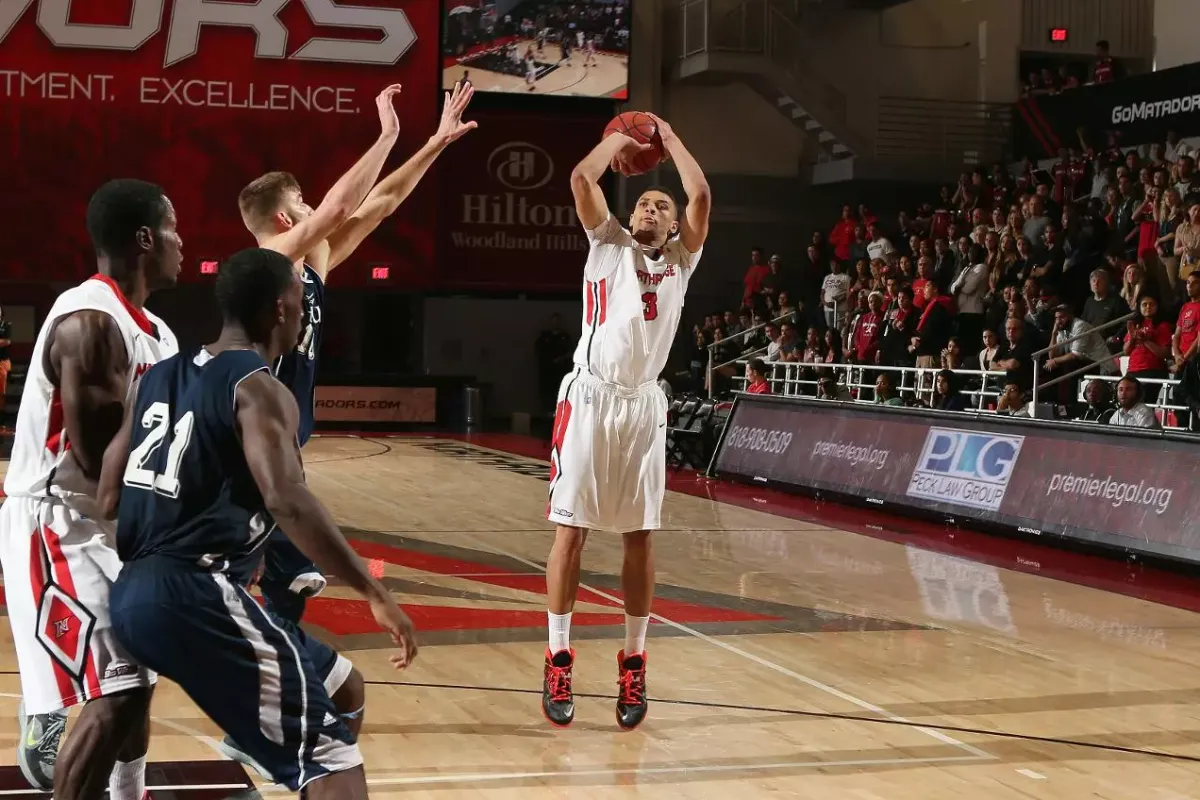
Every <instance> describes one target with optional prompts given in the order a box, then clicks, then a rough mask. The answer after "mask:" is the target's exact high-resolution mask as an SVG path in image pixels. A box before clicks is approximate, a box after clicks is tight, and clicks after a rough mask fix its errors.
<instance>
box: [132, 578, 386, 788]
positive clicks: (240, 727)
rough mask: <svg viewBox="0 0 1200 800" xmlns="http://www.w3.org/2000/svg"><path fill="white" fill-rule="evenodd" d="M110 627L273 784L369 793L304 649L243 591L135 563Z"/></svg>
mask: <svg viewBox="0 0 1200 800" xmlns="http://www.w3.org/2000/svg"><path fill="white" fill-rule="evenodd" d="M134 570H136V571H137V573H136V574H132V575H131V574H130V573H131V572H132V571H134ZM113 621H114V626H115V629H116V630H117V633H118V635H119V637H120V639H121V641H122V642H123V643H125V644H127V646H128V647H129V648H130V650H131V651H132V652H133V653H134V655H135V656H136V657H137V658H138V659H139V660H142V661H143V662H144V663H146V664H148V665H149V666H151V667H154V668H157V671H158V672H160V673H161V674H163V675H165V676H167V677H168V678H171V679H172V680H174V681H175V682H176V683H178V684H179V685H180V687H181V688H183V690H184V691H185V692H187V694H188V696H189V697H191V698H192V700H193V701H194V702H195V703H196V704H197V705H198V706H199V707H200V709H201V710H202V711H204V713H205V714H207V715H208V716H209V717H210V718H212V720H213V721H214V722H215V723H217V725H218V726H220V727H221V728H222V729H223V730H224V731H225V732H226V733H228V734H230V735H232V736H233V737H234V738H235V739H236V740H237V741H238V742H239V743H240V744H241V745H242V747H243V748H244V749H245V751H246V753H247V754H249V755H250V756H251V757H252V758H253V759H254V761H255V762H256V763H258V764H260V765H261V766H262V767H263V769H264V770H265V771H266V772H267V774H269V775H271V777H272V779H273V780H274V781H276V782H278V783H281V784H283V785H285V786H287V787H288V788H289V789H291V790H292V791H294V792H300V791H303V792H304V796H306V797H309V798H334V797H337V798H365V797H366V796H367V789H366V778H365V776H364V773H363V771H362V756H361V754H360V753H359V751H358V747H357V746H356V745H355V744H354V742H353V737H352V736H351V734H350V732H349V730H347V728H346V725H345V724H344V723H343V721H342V720H341V718H340V717H339V716H338V715H337V714H336V710H335V708H334V705H333V701H332V700H331V699H330V697H329V694H328V692H326V691H325V687H324V685H323V683H322V680H321V678H320V676H319V675H318V674H317V671H316V669H315V668H314V667H313V664H312V662H311V660H309V658H308V655H307V653H306V651H305V649H304V648H302V647H301V645H300V643H299V642H298V641H297V639H296V638H295V636H294V635H292V634H291V633H290V632H289V631H288V630H287V628H286V626H284V625H282V624H280V623H279V621H278V620H276V619H274V618H273V617H272V616H271V615H269V614H268V613H267V612H266V611H265V610H263V609H262V608H261V607H259V605H258V604H257V603H256V602H255V601H254V599H253V598H251V596H250V595H249V593H248V592H246V590H245V589H244V588H242V587H240V586H237V585H235V584H234V583H233V582H232V581H231V580H229V579H228V578H227V577H226V576H224V575H220V574H216V575H210V574H207V573H203V572H197V571H192V570H179V569H170V568H168V569H161V568H159V565H157V564H149V563H138V562H135V564H134V565H131V566H130V567H126V572H125V573H123V574H122V576H121V579H120V580H119V581H118V582H117V584H116V586H115V587H114V591H113Z"/></svg>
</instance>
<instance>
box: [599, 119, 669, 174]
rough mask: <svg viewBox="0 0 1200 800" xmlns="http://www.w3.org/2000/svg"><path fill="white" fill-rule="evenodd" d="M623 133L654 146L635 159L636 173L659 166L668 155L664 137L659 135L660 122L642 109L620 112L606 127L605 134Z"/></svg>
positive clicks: (640, 142) (636, 140) (639, 141)
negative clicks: (663, 140) (664, 145)
mask: <svg viewBox="0 0 1200 800" xmlns="http://www.w3.org/2000/svg"><path fill="white" fill-rule="evenodd" d="M613 133H623V134H625V135H626V136H628V137H629V138H631V139H633V140H634V141H635V142H638V143H639V144H651V145H653V148H652V149H650V150H647V151H646V152H644V153H638V154H637V156H636V157H635V158H634V159H633V168H634V170H635V172H633V174H634V175H641V174H642V173H645V172H649V171H650V170H652V169H654V168H655V167H657V166H658V165H659V164H660V163H662V160H663V159H664V158H665V157H666V151H665V150H663V142H662V137H661V136H659V135H658V123H656V122H655V121H654V117H651V116H650V115H649V114H647V113H645V112H642V111H626V112H625V113H624V114H618V115H617V116H616V117H614V118H613V120H612V122H610V123H608V125H607V126H605V128H604V135H605V136H608V135H610V134H613Z"/></svg>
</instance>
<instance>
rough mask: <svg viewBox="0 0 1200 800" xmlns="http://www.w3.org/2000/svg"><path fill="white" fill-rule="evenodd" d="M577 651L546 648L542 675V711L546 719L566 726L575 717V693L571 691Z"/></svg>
mask: <svg viewBox="0 0 1200 800" xmlns="http://www.w3.org/2000/svg"><path fill="white" fill-rule="evenodd" d="M574 665H575V651H574V650H573V649H572V650H559V651H558V652H557V653H551V652H550V651H549V650H546V670H545V673H544V674H543V677H542V713H543V714H545V715H546V719H548V720H550V722H551V723H552V724H554V725H557V726H559V727H560V728H565V727H567V726H568V725H570V724H571V721H572V720H574V719H575V695H574V694H572V693H571V667H573V666H574Z"/></svg>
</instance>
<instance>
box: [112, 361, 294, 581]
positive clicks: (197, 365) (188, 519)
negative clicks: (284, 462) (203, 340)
mask: <svg viewBox="0 0 1200 800" xmlns="http://www.w3.org/2000/svg"><path fill="white" fill-rule="evenodd" d="M259 371H264V372H268V374H269V371H270V367H269V365H268V364H267V363H266V362H265V361H263V359H262V358H261V357H260V356H259V355H258V354H257V353H255V352H254V351H252V350H226V351H225V352H223V353H221V354H220V355H217V356H215V357H214V356H212V355H210V354H209V353H208V352H207V351H205V350H200V351H199V352H198V353H197V352H190V353H180V354H179V355H176V356H172V357H171V358H168V359H167V360H165V361H161V362H159V363H158V364H155V365H154V366H153V367H151V368H150V370H149V371H148V372H147V373H146V374H145V375H144V376H143V377H142V381H141V384H140V385H139V386H138V392H137V400H136V401H135V406H134V411H133V432H132V435H131V437H130V450H129V462H128V464H127V465H126V467H125V475H124V486H123V487H122V489H121V507H120V509H121V510H120V517H119V520H118V522H117V553H118V555H120V557H121V561H122V562H123V563H126V564H129V563H131V562H136V561H138V560H139V559H146V558H156V557H157V558H162V557H165V558H169V559H172V560H177V561H179V562H181V563H184V564H193V565H195V566H196V567H197V568H198V569H203V570H207V571H210V572H228V573H229V574H230V576H231V577H232V578H233V579H235V580H237V581H239V582H244V581H246V580H249V578H250V576H251V573H252V572H253V570H254V567H255V566H257V564H258V562H259V560H260V559H261V554H259V553H256V552H255V551H256V550H257V549H258V548H259V547H260V546H261V545H263V544H264V543H265V542H266V541H267V534H268V533H270V532H271V529H272V528H274V527H275V525H274V522H273V521H272V520H271V518H270V515H269V514H268V513H267V510H266V507H265V506H264V504H263V499H262V495H261V494H260V493H259V491H258V486H257V484H256V483H255V482H254V477H253V475H251V473H250V468H249V466H247V464H246V456H245V453H244V452H243V450H242V443H241V438H240V436H239V434H238V430H237V421H236V419H235V409H234V406H235V393H236V391H237V387H238V384H239V383H241V382H242V381H243V380H244V379H245V378H246V377H247V376H249V375H252V374H254V373H255V372H259Z"/></svg>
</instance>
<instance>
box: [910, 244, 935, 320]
mask: <svg viewBox="0 0 1200 800" xmlns="http://www.w3.org/2000/svg"><path fill="white" fill-rule="evenodd" d="M931 280H933V259H931V258H930V257H929V256H921V258H920V260H919V261H917V279H916V280H915V281H913V285H912V290H913V305H915V306H916V307H917V309H918V310H920V309H923V308H925V284H927V283H929V282H930V281H931Z"/></svg>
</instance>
